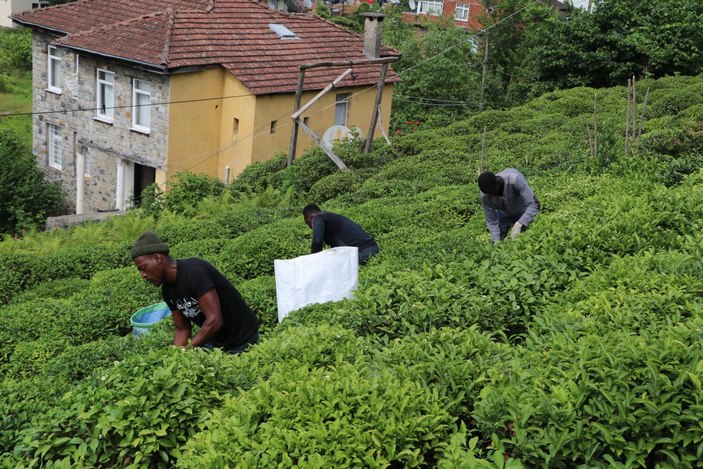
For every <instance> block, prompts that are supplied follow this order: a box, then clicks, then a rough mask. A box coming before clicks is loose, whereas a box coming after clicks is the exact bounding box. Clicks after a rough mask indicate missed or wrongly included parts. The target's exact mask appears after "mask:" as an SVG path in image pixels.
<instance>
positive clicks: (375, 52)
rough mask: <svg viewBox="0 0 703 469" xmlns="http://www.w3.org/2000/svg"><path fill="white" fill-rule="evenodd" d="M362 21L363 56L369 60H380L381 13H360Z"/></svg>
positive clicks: (383, 15)
mask: <svg viewBox="0 0 703 469" xmlns="http://www.w3.org/2000/svg"><path fill="white" fill-rule="evenodd" d="M361 16H363V17H365V18H366V19H365V21H364V55H366V57H368V58H369V59H380V58H381V36H382V34H383V18H385V17H386V15H385V14H383V13H362V14H361Z"/></svg>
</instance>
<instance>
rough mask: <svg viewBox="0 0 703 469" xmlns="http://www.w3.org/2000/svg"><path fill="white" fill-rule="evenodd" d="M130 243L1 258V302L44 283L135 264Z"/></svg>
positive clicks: (0, 255)
mask: <svg viewBox="0 0 703 469" xmlns="http://www.w3.org/2000/svg"><path fill="white" fill-rule="evenodd" d="M130 245H131V242H130V243H127V242H125V243H124V244H114V245H92V246H84V247H80V246H75V247H72V246H69V247H66V248H65V249H61V250H59V251H57V252H56V253H54V254H50V255H44V256H39V255H34V254H22V253H13V254H4V255H2V254H0V263H1V265H3V270H4V272H3V273H2V274H0V300H2V301H9V300H11V299H12V298H13V296H14V295H16V294H17V293H18V292H20V291H23V290H25V289H29V288H32V287H34V286H35V285H39V284H41V283H44V282H48V281H53V280H58V279H66V278H74V277H75V278H84V279H85V278H89V277H90V276H91V275H92V274H93V273H95V272H97V271H101V270H106V269H111V268H114V267H119V266H124V265H129V264H131V262H132V260H131V259H130V257H129V246H130Z"/></svg>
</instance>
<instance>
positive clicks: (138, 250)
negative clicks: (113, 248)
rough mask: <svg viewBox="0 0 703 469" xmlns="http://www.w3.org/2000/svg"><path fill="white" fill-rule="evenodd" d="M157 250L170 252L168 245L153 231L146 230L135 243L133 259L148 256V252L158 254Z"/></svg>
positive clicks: (165, 252)
mask: <svg viewBox="0 0 703 469" xmlns="http://www.w3.org/2000/svg"><path fill="white" fill-rule="evenodd" d="M157 252H158V253H164V254H168V246H167V245H166V244H164V242H163V241H161V240H160V239H159V237H158V236H156V233H154V232H153V231H145V232H144V233H143V234H142V235H141V236H140V237H139V239H138V240H137V241H135V243H134V247H133V248H132V259H136V258H137V257H139V256H146V255H147V254H156V253H157Z"/></svg>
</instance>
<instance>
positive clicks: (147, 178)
mask: <svg viewBox="0 0 703 469" xmlns="http://www.w3.org/2000/svg"><path fill="white" fill-rule="evenodd" d="M155 182H156V168H152V167H150V166H143V165H140V164H137V163H134V194H133V200H134V206H135V207H139V205H141V203H142V192H143V191H144V189H145V188H146V186H148V185H150V184H154V183H155Z"/></svg>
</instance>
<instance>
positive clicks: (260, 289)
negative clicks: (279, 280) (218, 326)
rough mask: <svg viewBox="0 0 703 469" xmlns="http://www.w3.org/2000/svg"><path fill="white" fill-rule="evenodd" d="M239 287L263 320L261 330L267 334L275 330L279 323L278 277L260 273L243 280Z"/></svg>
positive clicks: (240, 291) (248, 302) (245, 299)
mask: <svg viewBox="0 0 703 469" xmlns="http://www.w3.org/2000/svg"><path fill="white" fill-rule="evenodd" d="M237 289H238V290H239V293H241V295H242V297H243V298H244V301H246V303H247V304H248V305H249V307H250V308H251V309H253V310H254V312H255V313H256V315H257V317H258V318H259V320H260V321H261V324H260V329H259V332H260V333H261V334H266V333H268V332H269V331H272V330H274V329H275V328H276V326H277V325H278V307H277V304H276V279H275V278H274V277H273V276H269V275H259V276H258V277H256V278H254V279H251V280H246V281H244V282H241V283H240V284H239V285H237Z"/></svg>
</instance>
